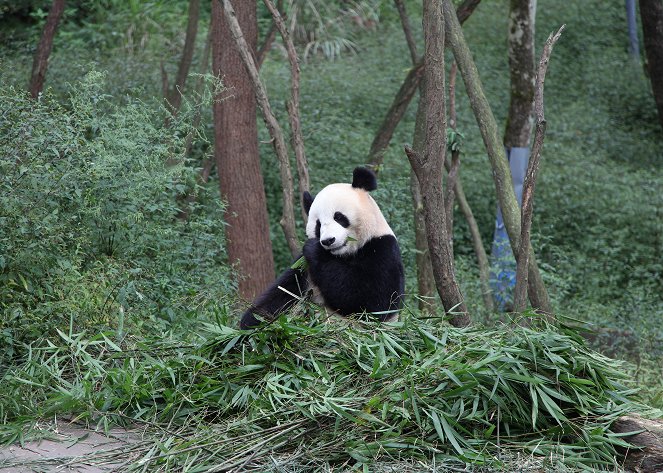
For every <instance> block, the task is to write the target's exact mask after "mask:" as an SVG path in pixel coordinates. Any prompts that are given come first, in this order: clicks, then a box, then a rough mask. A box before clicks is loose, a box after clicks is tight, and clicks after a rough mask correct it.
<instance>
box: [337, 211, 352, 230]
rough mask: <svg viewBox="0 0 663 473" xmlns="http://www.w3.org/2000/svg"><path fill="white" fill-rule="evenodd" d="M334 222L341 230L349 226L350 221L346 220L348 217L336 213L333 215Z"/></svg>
mask: <svg viewBox="0 0 663 473" xmlns="http://www.w3.org/2000/svg"><path fill="white" fill-rule="evenodd" d="M334 220H336V223H338V224H339V225H340V226H342V227H343V228H348V227H349V226H350V220H348V217H346V216H345V215H343V214H342V213H341V212H336V213H335V214H334Z"/></svg>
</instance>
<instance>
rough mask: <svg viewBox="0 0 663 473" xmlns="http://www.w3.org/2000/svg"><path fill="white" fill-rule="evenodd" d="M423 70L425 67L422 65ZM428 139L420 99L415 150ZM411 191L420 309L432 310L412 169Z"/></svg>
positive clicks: (427, 257)
mask: <svg viewBox="0 0 663 473" xmlns="http://www.w3.org/2000/svg"><path fill="white" fill-rule="evenodd" d="M422 70H423V67H422ZM425 141H426V110H425V106H424V101H423V100H419V106H418V107H417V118H416V121H415V123H414V138H413V140H412V146H413V147H414V150H415V151H416V152H417V153H418V154H420V155H423V153H424V145H425ZM410 191H411V193H412V205H413V207H414V247H415V249H416V253H415V258H416V262H417V287H418V296H419V298H420V299H419V309H420V310H424V311H425V310H430V308H431V306H432V305H433V304H434V302H435V300H434V298H435V278H434V276H433V265H432V264H431V259H430V252H429V251H428V237H427V236H426V220H425V218H424V201H423V199H422V197H421V189H420V188H419V181H418V180H417V176H416V175H415V174H414V170H411V171H410Z"/></svg>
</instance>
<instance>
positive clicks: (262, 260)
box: [212, 0, 274, 300]
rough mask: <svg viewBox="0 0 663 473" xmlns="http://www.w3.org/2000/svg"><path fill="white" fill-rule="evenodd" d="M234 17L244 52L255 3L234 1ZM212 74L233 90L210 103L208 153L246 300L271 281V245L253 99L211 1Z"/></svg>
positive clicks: (250, 39)
mask: <svg viewBox="0 0 663 473" xmlns="http://www.w3.org/2000/svg"><path fill="white" fill-rule="evenodd" d="M235 3H236V6H237V9H236V10H235V11H236V15H237V20H238V21H239V24H240V25H241V28H242V31H243V32H244V36H245V38H246V42H247V43H248V45H249V47H250V48H251V49H252V50H253V51H255V46H256V42H257V22H256V3H255V2H253V1H236V2H235ZM212 15H213V21H212V28H213V33H212V38H213V39H212V64H213V72H214V75H216V76H217V77H220V78H223V80H224V84H225V85H226V86H227V87H229V88H232V89H233V97H232V98H229V99H226V100H216V101H215V102H214V106H213V111H214V154H215V157H216V163H217V169H218V174H219V184H220V188H221V195H222V196H223V198H224V200H225V201H226V202H227V209H226V212H225V215H226V216H225V220H226V223H227V224H228V227H227V230H226V239H227V246H228V257H229V259H230V261H231V262H232V263H233V264H236V265H237V266H238V269H239V274H240V281H239V294H240V296H241V297H242V298H244V299H247V300H250V299H253V298H254V297H255V296H256V295H257V294H259V293H260V292H261V291H262V290H264V288H265V287H267V285H268V284H270V283H271V282H272V281H273V280H274V262H273V259H272V242H271V239H270V237H269V221H268V216H267V204H266V199H265V190H264V184H263V179H262V172H261V170H260V159H259V154H258V127H257V122H256V112H257V110H256V99H255V95H254V93H253V89H252V88H251V79H250V77H249V76H248V74H247V72H246V69H245V67H244V64H243V62H242V58H241V56H240V54H239V53H238V51H237V48H235V47H232V46H231V45H233V44H234V40H233V37H232V35H231V32H230V29H229V28H228V26H227V25H226V22H225V21H224V18H223V10H222V6H221V4H220V2H218V1H216V0H215V1H213V2H212Z"/></svg>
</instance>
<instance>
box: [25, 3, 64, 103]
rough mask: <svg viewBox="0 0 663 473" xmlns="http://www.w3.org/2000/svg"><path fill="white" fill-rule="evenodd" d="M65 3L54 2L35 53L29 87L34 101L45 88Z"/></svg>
mask: <svg viewBox="0 0 663 473" xmlns="http://www.w3.org/2000/svg"><path fill="white" fill-rule="evenodd" d="M64 3H65V0H53V3H52V4H51V9H50V10H49V12H48V17H47V18H46V24H45V25H44V31H43V32H42V34H41V39H40V40H39V45H38V46H37V51H36V52H35V57H34V60H33V62H32V74H31V76H30V86H29V90H30V95H31V96H32V98H33V99H36V98H37V97H38V96H39V94H40V92H41V91H42V89H43V88H44V81H45V80H46V69H47V68H48V58H49V56H50V55H51V50H52V49H53V38H54V37H55V31H56V30H57V28H58V23H60V18H62V13H63V12H64Z"/></svg>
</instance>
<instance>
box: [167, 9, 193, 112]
mask: <svg viewBox="0 0 663 473" xmlns="http://www.w3.org/2000/svg"><path fill="white" fill-rule="evenodd" d="M199 18H200V0H189V19H188V21H187V25H186V35H185V37H184V49H183V50H182V58H181V59H180V65H179V67H178V68H177V76H176V77H175V83H174V84H173V88H172V89H171V90H169V91H168V93H167V94H166V100H167V101H168V104H169V105H170V107H171V112H172V114H173V115H177V112H178V111H179V109H180V106H181V104H182V91H183V90H184V85H185V84H186V79H187V77H188V76H189V69H190V68H191V63H192V62H193V53H194V51H195V48H196V36H197V35H198V19H199Z"/></svg>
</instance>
